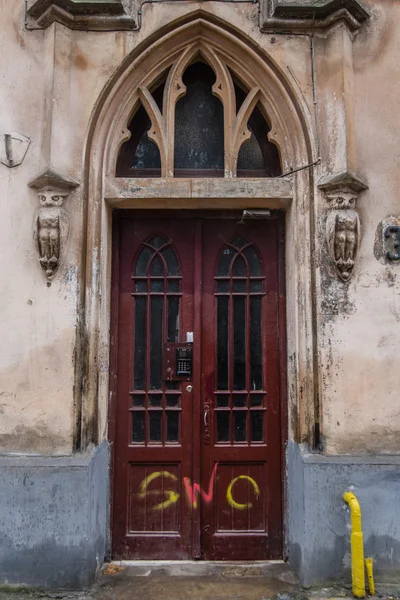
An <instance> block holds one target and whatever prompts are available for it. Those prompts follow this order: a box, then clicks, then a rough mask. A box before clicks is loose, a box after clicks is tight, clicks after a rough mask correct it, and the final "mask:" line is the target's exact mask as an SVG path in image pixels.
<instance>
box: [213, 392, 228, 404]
mask: <svg viewBox="0 0 400 600" xmlns="http://www.w3.org/2000/svg"><path fill="white" fill-rule="evenodd" d="M216 403H217V406H229V394H226V396H216Z"/></svg>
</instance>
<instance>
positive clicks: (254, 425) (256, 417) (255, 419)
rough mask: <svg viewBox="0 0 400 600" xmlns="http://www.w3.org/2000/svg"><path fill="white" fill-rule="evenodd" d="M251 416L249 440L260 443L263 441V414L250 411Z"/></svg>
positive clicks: (257, 411)
mask: <svg viewBox="0 0 400 600" xmlns="http://www.w3.org/2000/svg"><path fill="white" fill-rule="evenodd" d="M250 415H251V440H252V442H262V441H263V440H264V427H263V420H264V413H263V412H261V411H260V410H252V411H251V412H250Z"/></svg>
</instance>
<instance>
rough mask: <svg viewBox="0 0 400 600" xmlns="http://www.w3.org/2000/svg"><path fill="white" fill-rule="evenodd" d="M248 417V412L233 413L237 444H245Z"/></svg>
mask: <svg viewBox="0 0 400 600" xmlns="http://www.w3.org/2000/svg"><path fill="white" fill-rule="evenodd" d="M246 415H247V411H241V412H237V411H236V412H234V413H233V429H234V437H235V442H245V441H246V438H247V435H246Z"/></svg>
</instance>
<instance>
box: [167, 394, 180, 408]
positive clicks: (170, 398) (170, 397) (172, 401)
mask: <svg viewBox="0 0 400 600" xmlns="http://www.w3.org/2000/svg"><path fill="white" fill-rule="evenodd" d="M166 398H167V406H179V399H180V395H179V394H167V396H166Z"/></svg>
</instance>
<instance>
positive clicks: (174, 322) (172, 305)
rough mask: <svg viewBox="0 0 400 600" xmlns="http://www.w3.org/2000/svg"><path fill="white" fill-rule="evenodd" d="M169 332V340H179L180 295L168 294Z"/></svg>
mask: <svg viewBox="0 0 400 600" xmlns="http://www.w3.org/2000/svg"><path fill="white" fill-rule="evenodd" d="M167 307H168V315H167V321H168V332H167V339H168V341H169V342H177V341H178V336H179V297H178V296H168V298H167Z"/></svg>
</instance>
